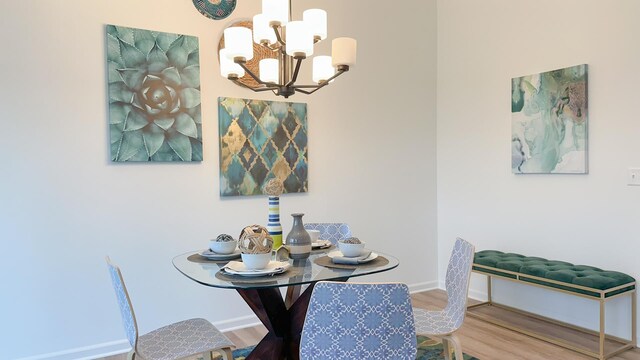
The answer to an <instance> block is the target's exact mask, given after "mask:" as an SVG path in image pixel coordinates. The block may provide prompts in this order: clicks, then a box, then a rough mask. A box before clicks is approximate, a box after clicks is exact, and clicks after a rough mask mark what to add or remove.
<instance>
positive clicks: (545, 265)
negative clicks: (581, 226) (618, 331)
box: [473, 250, 635, 297]
mask: <svg viewBox="0 0 640 360" xmlns="http://www.w3.org/2000/svg"><path fill="white" fill-rule="evenodd" d="M473 265H474V266H473V269H474V270H475V271H478V272H484V273H488V274H493V275H499V276H503V277H508V278H512V279H519V280H521V281H526V282H530V283H535V284H539V285H544V286H548V287H552V288H556V289H562V290H566V291H570V292H574V293H580V294H584V295H589V296H593V297H600V293H598V292H596V291H589V290H586V289H576V288H574V287H571V286H563V285H560V284H556V283H552V282H548V281H544V280H543V279H550V280H554V281H558V282H561V283H567V284H573V285H579V286H584V287H588V288H591V289H597V290H608V289H613V288H615V287H617V286H620V285H624V284H628V283H633V282H635V279H634V278H633V277H631V276H629V275H627V274H624V273H621V272H617V271H606V270H602V269H598V268H596V267H593V266H586V265H573V264H571V263H568V262H564V261H556V260H547V259H543V258H539V257H529V256H524V255H520V254H511V253H503V252H501V251H496V250H483V251H479V252H477V253H476V254H475V258H474V261H473ZM476 265H484V266H486V267H489V268H485V267H479V266H476ZM514 273H517V274H514ZM518 274H524V275H530V276H535V277H537V278H541V279H533V278H529V277H527V276H522V277H521V276H519V275H518ZM633 289H635V286H634V285H630V286H627V287H624V288H621V289H618V290H615V291H611V292H608V293H606V294H605V296H606V297H610V296H613V295H617V294H620V293H623V292H627V291H629V290H633Z"/></svg>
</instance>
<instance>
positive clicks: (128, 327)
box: [106, 256, 138, 349]
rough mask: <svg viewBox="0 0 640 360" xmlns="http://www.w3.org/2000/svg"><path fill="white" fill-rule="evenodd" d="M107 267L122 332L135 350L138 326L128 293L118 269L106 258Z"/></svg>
mask: <svg viewBox="0 0 640 360" xmlns="http://www.w3.org/2000/svg"><path fill="white" fill-rule="evenodd" d="M106 259H107V266H108V267H109V274H111V281H112V282H113V289H114V290H115V291H116V298H117V299H118V305H120V315H122V324H123V325H124V330H125V332H126V333H127V339H128V340H129V343H130V344H131V346H132V347H133V348H134V349H135V347H136V343H137V341H138V324H137V323H136V316H135V314H134V312H133V306H131V300H130V299H129V293H128V292H127V288H126V286H125V285H124V280H123V279H122V274H121V273H120V268H119V267H118V266H116V265H115V264H113V263H112V262H111V259H109V257H108V256H107V258H106Z"/></svg>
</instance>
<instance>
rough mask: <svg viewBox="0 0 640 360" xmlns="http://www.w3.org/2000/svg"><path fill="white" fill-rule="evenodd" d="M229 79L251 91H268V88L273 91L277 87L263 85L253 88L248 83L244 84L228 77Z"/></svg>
mask: <svg viewBox="0 0 640 360" xmlns="http://www.w3.org/2000/svg"><path fill="white" fill-rule="evenodd" d="M229 80H231V81H233V82H234V84H236V85H239V86H242V87H243V88H246V89H249V90H252V91H255V92H262V91H269V90H273V91H275V90H277V89H278V87H276V86H264V87H257V88H253V87H251V86H249V85H246V84H244V83H242V82H240V81H238V79H229Z"/></svg>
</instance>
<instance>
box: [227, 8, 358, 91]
mask: <svg viewBox="0 0 640 360" xmlns="http://www.w3.org/2000/svg"><path fill="white" fill-rule="evenodd" d="M290 15H291V3H290V0H262V14H258V15H256V16H254V17H253V32H252V31H251V30H250V29H248V28H246V27H229V28H227V29H225V30H224V43H225V48H224V49H220V73H221V75H222V76H224V77H226V78H227V79H229V80H231V81H233V82H234V83H236V84H237V85H240V86H242V87H245V88H248V89H250V90H253V91H255V92H261V91H273V93H274V94H276V95H279V96H284V97H285V98H288V97H289V96H291V95H293V94H295V93H296V92H301V93H303V94H312V93H314V92H316V91H317V90H319V89H320V88H323V87H324V86H326V85H327V84H329V82H331V81H333V79H335V78H336V77H338V76H340V75H342V74H343V73H345V72H347V71H349V67H350V66H353V65H355V63H356V45H357V44H356V40H355V39H352V38H346V37H341V38H336V39H334V40H333V41H332V43H331V54H332V56H324V55H322V56H315V57H313V62H312V69H313V71H312V79H313V82H314V83H315V84H313V85H297V84H296V81H297V80H298V73H299V72H300V66H301V64H302V61H303V60H304V59H306V58H308V57H311V55H313V48H314V44H315V43H317V42H319V41H322V40H324V39H326V37H327V12H326V11H324V10H320V9H309V10H305V11H304V12H303V14H302V20H301V21H290V20H289V19H290ZM254 42H255V43H256V44H258V45H259V46H263V47H265V48H266V49H269V50H271V51H273V52H275V54H276V55H277V58H265V59H261V60H260V61H259V65H258V72H259V74H255V73H254V72H253V71H251V69H249V67H248V66H247V61H249V60H251V59H253V55H254V54H253V43H254ZM245 73H246V74H249V76H250V77H251V78H253V79H254V80H255V81H256V82H257V83H258V85H257V86H250V85H246V84H244V83H243V82H240V81H239V79H240V78H241V77H243V76H244V75H245Z"/></svg>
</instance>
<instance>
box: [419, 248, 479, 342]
mask: <svg viewBox="0 0 640 360" xmlns="http://www.w3.org/2000/svg"><path fill="white" fill-rule="evenodd" d="M474 251H475V250H474V247H473V245H471V244H470V243H469V242H467V241H465V240H463V239H460V238H458V239H456V243H455V245H454V246H453V251H452V252H451V257H450V259H449V265H448V266H447V275H446V279H445V287H446V290H447V297H448V300H447V306H446V307H445V308H444V310H442V311H428V310H424V309H414V310H413V312H414V316H415V322H416V332H417V333H418V334H423V335H445V334H450V333H452V332H454V331H456V330H457V329H458V328H460V326H462V323H463V322H464V316H465V312H466V309H467V295H468V292H469V278H470V277H471V266H472V263H473V254H474Z"/></svg>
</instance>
